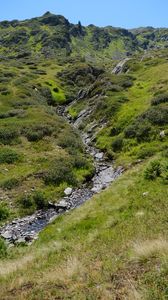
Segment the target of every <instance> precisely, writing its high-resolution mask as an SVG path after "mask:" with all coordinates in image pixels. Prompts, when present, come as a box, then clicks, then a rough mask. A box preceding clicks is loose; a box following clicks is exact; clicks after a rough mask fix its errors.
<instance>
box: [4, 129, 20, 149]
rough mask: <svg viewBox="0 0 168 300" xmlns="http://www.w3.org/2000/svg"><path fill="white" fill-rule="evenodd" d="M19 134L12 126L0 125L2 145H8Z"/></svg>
mask: <svg viewBox="0 0 168 300" xmlns="http://www.w3.org/2000/svg"><path fill="white" fill-rule="evenodd" d="M18 136H19V132H18V130H16V129H14V128H12V127H5V126H4V127H1V128H0V143H2V144H4V145H10V144H11V143H12V142H13V141H14V140H16V139H17V138H18Z"/></svg>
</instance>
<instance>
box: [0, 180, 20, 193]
mask: <svg viewBox="0 0 168 300" xmlns="http://www.w3.org/2000/svg"><path fill="white" fill-rule="evenodd" d="M19 183H20V182H19V180H18V179H16V178H11V179H7V180H5V181H4V182H3V183H1V185H0V186H1V188H3V189H6V190H12V189H13V188H15V187H17V186H18V185H19Z"/></svg>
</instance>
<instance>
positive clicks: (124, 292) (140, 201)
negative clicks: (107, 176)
mask: <svg viewBox="0 0 168 300" xmlns="http://www.w3.org/2000/svg"><path fill="white" fill-rule="evenodd" d="M0 33H1V49H0V61H1V64H0V71H1V72H0V166H1V169H0V193H1V197H0V224H1V225H3V224H5V223H6V222H8V221H9V220H11V221H12V220H13V219H14V218H15V217H21V216H25V215H27V214H32V213H33V212H34V211H36V210H39V209H44V210H45V209H47V208H48V202H49V201H52V203H54V202H57V201H59V199H60V198H62V197H63V196H64V190H65V189H66V188H67V187H73V188H80V187H81V185H82V184H85V183H87V181H90V179H91V178H92V176H93V174H94V172H95V166H94V164H93V160H92V158H91V157H90V154H89V153H88V154H86V151H85V149H84V145H83V143H82V139H81V134H83V133H88V134H89V135H90V138H91V139H90V142H91V144H92V145H94V146H96V147H97V148H99V149H100V150H101V151H103V152H104V153H105V156H106V157H107V159H108V160H109V161H110V162H111V163H112V161H113V160H115V165H116V166H119V165H121V166H123V167H124V168H125V173H124V174H123V175H122V176H121V177H120V178H119V179H117V180H116V181H115V182H113V184H112V185H111V186H110V188H109V189H107V190H105V191H103V192H102V193H100V194H97V195H96V196H94V197H93V199H92V201H88V202H86V203H85V204H84V205H83V206H82V207H80V208H78V209H76V210H74V211H70V212H68V213H67V214H65V215H62V216H61V217H59V218H58V219H56V220H55V221H54V222H53V223H52V224H50V225H49V226H47V228H45V230H44V231H43V232H41V233H40V236H39V239H38V240H37V241H36V242H34V243H33V244H32V245H31V246H29V247H26V246H25V245H24V247H23V244H20V245H16V246H15V247H11V248H8V246H7V245H6V244H5V242H4V241H3V240H2V239H0V286H1V288H0V299H4V300H10V299H12V300H13V299H16V300H18V299H20V300H21V299H24V300H30V299H31V300H38V299H42V300H45V299H46V300H48V299H121V300H122V299H137V300H138V299H145V300H151V299H153V300H158V299H164V300H165V299H167V297H168V289H167V281H168V269H167V262H168V250H167V249H168V239H167V217H166V211H167V209H168V203H167V199H168V189H167V184H168V161H167V159H168V61H167V54H168V49H167V33H168V30H167V29H153V28H140V29H136V30H131V31H128V30H124V29H120V28H113V27H110V26H109V27H106V28H98V27H96V26H94V25H89V26H87V27H84V26H82V25H81V23H80V22H79V23H78V24H77V25H73V24H70V23H69V22H68V20H66V19H65V18H64V17H62V16H55V15H53V14H51V13H49V12H48V13H46V14H45V15H44V16H42V17H40V18H34V19H32V20H25V21H20V22H19V21H17V20H14V21H11V22H8V21H4V22H0ZM144 49H145V50H147V51H145V52H144ZM126 56H128V57H129V58H130V60H128V61H127V62H126V63H125V65H124V67H123V69H122V70H121V71H122V72H121V73H119V74H118V75H116V74H113V73H112V69H113V68H114V67H115V66H116V64H117V63H118V62H119V61H120V60H121V59H123V58H125V57H126ZM65 107H66V110H67V114H68V117H69V118H70V119H71V120H72V121H75V120H77V119H78V120H77V121H78V122H76V123H75V128H73V126H72V125H71V124H69V123H68V122H67V121H66V120H65V119H64V118H63V117H60V116H59V115H58V112H60V111H64V108H65ZM78 116H80V118H78Z"/></svg>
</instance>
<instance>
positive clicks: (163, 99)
mask: <svg viewBox="0 0 168 300" xmlns="http://www.w3.org/2000/svg"><path fill="white" fill-rule="evenodd" d="M161 103H168V94H161V95H158V96H156V97H155V98H153V99H152V101H151V104H152V105H153V106H155V105H159V104H161Z"/></svg>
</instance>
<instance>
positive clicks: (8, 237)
mask: <svg viewBox="0 0 168 300" xmlns="http://www.w3.org/2000/svg"><path fill="white" fill-rule="evenodd" d="M1 236H2V237H3V238H4V239H6V240H8V239H11V238H12V233H11V232H10V231H5V232H4V233H1Z"/></svg>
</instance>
